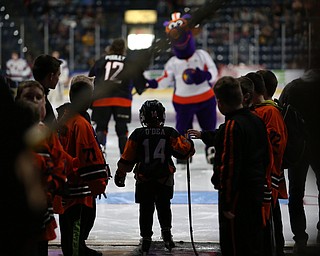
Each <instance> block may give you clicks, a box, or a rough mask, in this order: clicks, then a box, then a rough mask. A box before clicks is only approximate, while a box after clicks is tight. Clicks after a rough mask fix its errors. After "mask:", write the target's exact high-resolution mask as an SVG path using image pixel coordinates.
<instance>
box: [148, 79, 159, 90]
mask: <svg viewBox="0 0 320 256" xmlns="http://www.w3.org/2000/svg"><path fill="white" fill-rule="evenodd" d="M147 83H148V85H147V88H153V89H156V88H158V82H157V80H156V79H151V80H147Z"/></svg>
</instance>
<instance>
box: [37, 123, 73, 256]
mask: <svg viewBox="0 0 320 256" xmlns="http://www.w3.org/2000/svg"><path fill="white" fill-rule="evenodd" d="M37 132H38V135H39V134H40V136H41V135H42V136H44V137H43V139H41V140H40V142H39V143H37V144H36V145H34V146H33V151H34V156H35V164H36V166H37V168H38V169H39V171H40V172H41V178H42V185H43V189H44V191H45V193H46V196H47V210H46V211H45V212H44V215H43V222H42V229H41V233H40V237H39V242H38V254H39V256H40V255H48V241H51V240H54V239H56V233H55V229H56V228H57V223H56V220H55V218H54V213H57V212H54V207H53V204H54V198H55V197H56V196H59V195H61V194H62V193H64V192H65V188H66V180H67V174H68V173H70V172H73V170H74V168H76V167H77V165H78V160H77V159H76V158H72V157H71V156H70V155H68V154H67V153H66V152H65V151H64V149H63V147H62V145H61V144H60V141H59V139H58V136H57V134H56V133H52V132H51V131H50V129H49V128H48V127H47V126H46V125H45V124H44V123H42V122H40V123H39V124H38V127H37Z"/></svg>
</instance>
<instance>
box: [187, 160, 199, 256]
mask: <svg viewBox="0 0 320 256" xmlns="http://www.w3.org/2000/svg"><path fill="white" fill-rule="evenodd" d="M189 162H190V158H188V159H187V185H188V209H189V227H190V238H191V244H192V248H193V251H194V254H195V255H197V256H198V255H199V254H198V252H197V250H196V247H195V245H194V240H193V229H192V211H191V192H190V164H189Z"/></svg>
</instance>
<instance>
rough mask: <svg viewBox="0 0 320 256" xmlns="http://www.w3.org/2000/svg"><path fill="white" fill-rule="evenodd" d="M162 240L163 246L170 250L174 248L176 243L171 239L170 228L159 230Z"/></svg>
mask: <svg viewBox="0 0 320 256" xmlns="http://www.w3.org/2000/svg"><path fill="white" fill-rule="evenodd" d="M161 235H162V240H163V242H164V246H165V247H166V248H167V249H168V250H169V251H170V252H171V249H172V248H174V247H175V246H176V245H175V243H174V242H173V240H172V234H171V231H170V230H163V231H161Z"/></svg>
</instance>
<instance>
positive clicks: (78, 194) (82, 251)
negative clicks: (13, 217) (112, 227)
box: [58, 81, 108, 256]
mask: <svg viewBox="0 0 320 256" xmlns="http://www.w3.org/2000/svg"><path fill="white" fill-rule="evenodd" d="M92 93H93V86H92V84H91V83H88V82H86V81H76V82H75V83H73V84H71V87H70V93H69V97H70V102H71V103H69V104H67V105H66V104H64V105H62V106H61V108H62V109H63V111H62V112H64V113H63V115H62V117H61V118H59V138H60V141H61V143H62V145H63V147H64V149H65V150H66V152H68V153H69V154H70V155H71V156H72V157H77V158H78V159H79V160H80V163H79V169H78V171H77V172H76V173H71V174H70V175H68V177H67V178H68V187H69V194H68V195H67V196H65V197H64V198H63V202H64V213H63V214H60V216H59V223H60V233H61V246H62V251H63V254H64V255H65V256H71V255H102V254H101V253H100V252H97V251H95V250H93V249H90V248H89V247H87V245H86V243H85V240H86V239H87V238H88V236H89V233H90V231H91V229H92V227H93V225H94V221H95V217H96V202H95V197H96V196H97V195H100V194H103V193H104V191H105V189H106V186H107V180H108V173H107V168H108V165H107V164H106V162H105V159H104V156H103V153H102V151H101V149H100V147H99V144H98V142H97V140H96V137H95V133H94V129H93V127H92V125H91V123H90V119H89V118H90V116H89V115H88V113H87V109H88V108H89V106H90V104H91V101H92ZM58 111H59V112H61V109H60V107H59V108H58Z"/></svg>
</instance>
